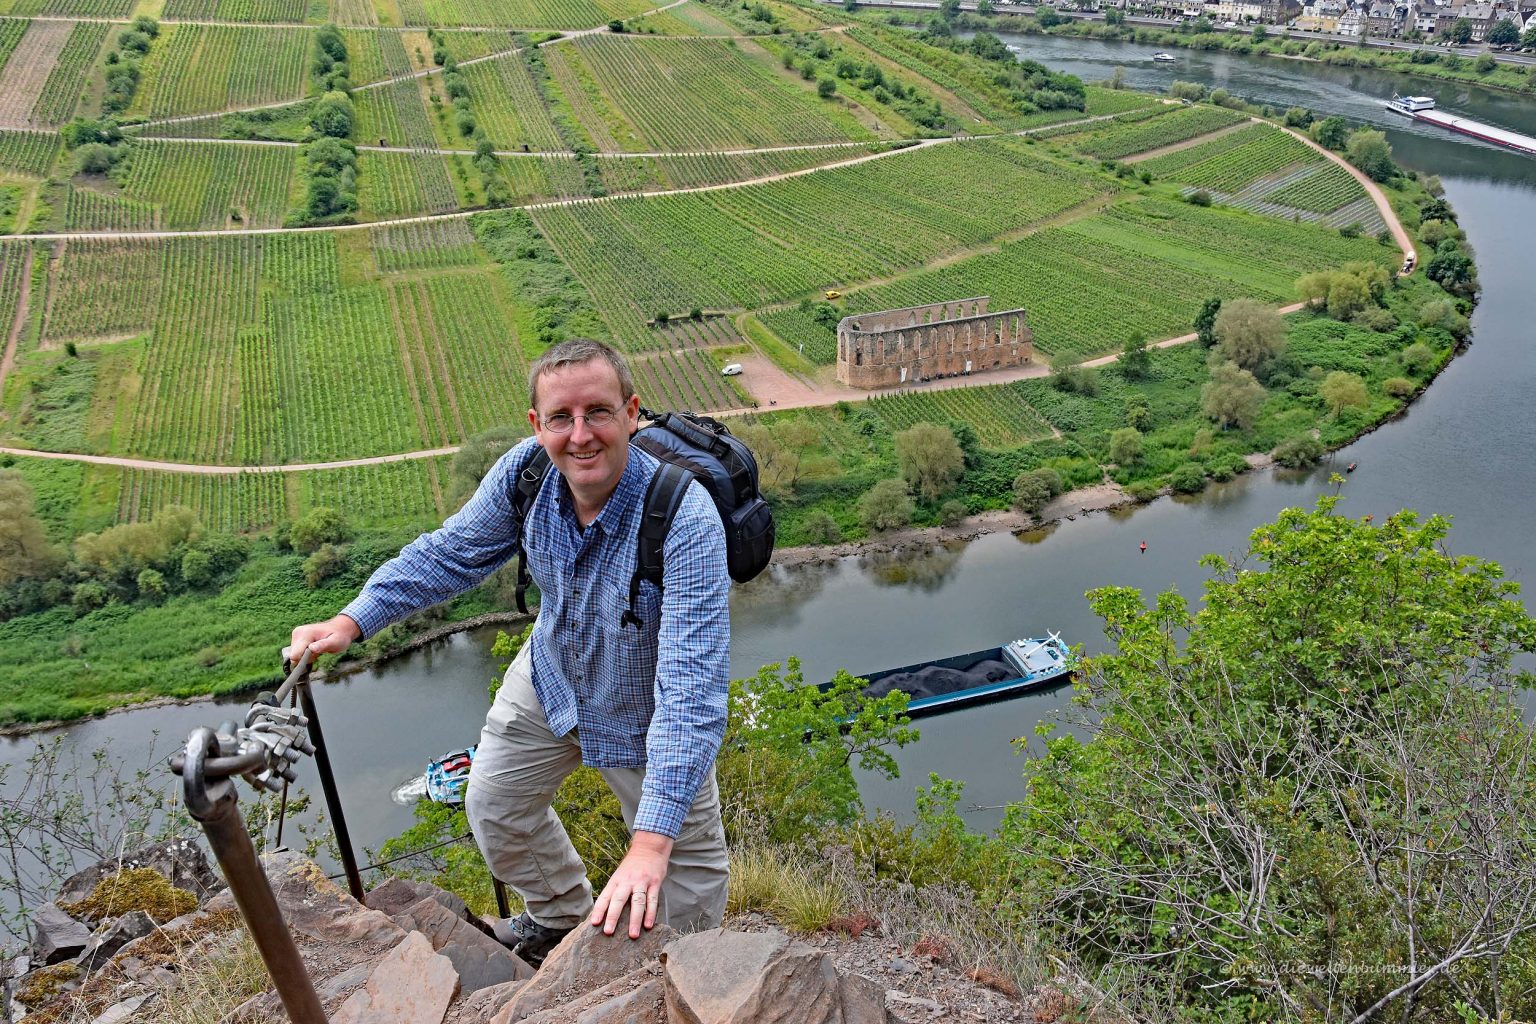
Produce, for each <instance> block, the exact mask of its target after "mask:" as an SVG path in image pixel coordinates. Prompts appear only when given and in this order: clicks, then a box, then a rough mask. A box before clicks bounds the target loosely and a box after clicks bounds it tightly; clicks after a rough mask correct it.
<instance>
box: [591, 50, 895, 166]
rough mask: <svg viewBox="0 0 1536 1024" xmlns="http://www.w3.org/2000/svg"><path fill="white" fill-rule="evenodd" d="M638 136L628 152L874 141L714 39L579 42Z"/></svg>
mask: <svg viewBox="0 0 1536 1024" xmlns="http://www.w3.org/2000/svg"><path fill="white" fill-rule="evenodd" d="M560 45H561V46H562V47H566V46H569V47H573V48H574V49H575V50H576V51H577V52H578V53H579V54H580V55H581V59H582V61H583V62H584V63H585V65H586V67H587V68H589V69H590V70H591V73H592V75H593V77H594V78H595V80H596V83H597V87H598V89H599V90H600V92H601V94H602V96H603V97H604V98H605V99H606V100H607V101H608V102H609V103H611V104H612V105H613V107H614V108H616V110H617V111H618V113H619V114H620V115H621V116H622V117H623V119H624V120H625V121H627V122H628V124H629V125H631V126H633V133H632V135H631V136H628V137H621V138H620V139H619V142H620V144H621V147H622V148H625V149H646V150H693V149H711V148H731V147H749V146H771V145H780V144H793V143H807V142H835V141H840V140H842V139H847V138H855V139H858V138H869V134H868V132H867V131H865V130H864V129H862V128H860V127H859V126H858V125H857V124H856V123H853V122H851V121H850V120H849V119H847V118H835V117H833V116H831V114H830V111H832V110H833V109H834V108H832V107H830V106H829V105H828V104H827V103H826V102H825V101H822V100H820V99H817V98H816V96H815V94H814V93H813V92H812V91H811V90H810V89H809V88H805V87H801V86H800V85H799V83H794V82H790V81H788V80H786V79H784V78H782V77H780V76H779V75H778V73H777V72H776V70H775V69H773V68H771V67H769V66H768V65H767V64H766V63H765V62H760V61H756V60H753V59H751V58H749V57H747V56H746V55H745V54H744V53H743V52H742V50H741V49H740V48H739V47H737V46H734V45H727V44H725V43H722V42H719V41H717V40H712V39H667V38H661V37H638V36H637V37H632V38H624V37H617V36H609V35H596V36H584V37H582V38H581V39H578V40H575V41H574V42H572V43H568V44H560Z"/></svg>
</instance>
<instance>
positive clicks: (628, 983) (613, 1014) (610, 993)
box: [522, 966, 667, 1024]
mask: <svg viewBox="0 0 1536 1024" xmlns="http://www.w3.org/2000/svg"><path fill="white" fill-rule="evenodd" d="M666 1019H667V1010H666V991H665V988H664V986H663V985H662V981H661V970H660V968H659V967H658V966H651V967H642V968H640V969H639V970H637V971H631V972H630V973H629V974H626V975H625V976H624V977H622V978H618V979H616V980H614V981H611V982H609V983H608V984H606V985H604V986H603V987H602V988H600V989H597V990H595V991H592V992H588V993H586V994H585V995H577V996H574V997H572V998H571V999H568V1000H566V1001H564V1002H562V1003H560V1005H558V1006H551V1007H549V1008H548V1009H544V1010H540V1011H539V1012H538V1013H536V1014H534V1015H533V1016H531V1017H525V1018H523V1021H522V1024H652V1022H656V1024H666Z"/></svg>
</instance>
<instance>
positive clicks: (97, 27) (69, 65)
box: [7, 22, 112, 126]
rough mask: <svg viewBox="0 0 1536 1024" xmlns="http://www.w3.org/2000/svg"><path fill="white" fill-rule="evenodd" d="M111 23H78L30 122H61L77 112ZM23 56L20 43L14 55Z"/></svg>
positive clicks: (49, 78) (45, 83)
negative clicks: (86, 80)
mask: <svg viewBox="0 0 1536 1024" xmlns="http://www.w3.org/2000/svg"><path fill="white" fill-rule="evenodd" d="M37 24H45V23H43V22H39V23H37ZM111 27H112V26H110V25H104V24H100V23H97V22H80V23H79V24H77V25H75V27H74V28H73V29H72V30H71V31H70V33H69V38H68V40H67V41H66V42H65V43H64V48H63V50H61V51H59V54H58V58H57V60H56V62H55V63H54V64H53V65H52V70H51V71H49V73H48V79H47V81H46V82H44V83H43V87H42V91H41V92H40V93H38V94H37V102H36V103H34V104H33V105H32V114H31V117H30V119H29V121H28V126H33V125H37V126H41V125H59V124H63V123H64V122H65V121H68V120H69V118H70V116H71V115H73V114H74V112H75V104H77V103H78V102H79V101H80V92H81V90H82V89H83V88H84V87H85V79H86V76H88V75H89V74H90V72H91V67H92V65H94V64H95V62H96V58H97V56H98V55H99V54H100V53H101V47H102V44H103V43H104V42H105V41H106V38H107V32H108V30H110V29H111ZM34 31H35V28H34ZM30 34H31V33H29V35H30ZM23 45H25V41H23ZM20 57H21V47H17V52H16V53H15V54H13V55H12V59H13V60H15V59H18V58H20ZM7 70H9V69H7Z"/></svg>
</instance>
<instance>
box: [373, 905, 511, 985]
mask: <svg viewBox="0 0 1536 1024" xmlns="http://www.w3.org/2000/svg"><path fill="white" fill-rule="evenodd" d="M460 905H461V906H462V905H463V904H462V903H461V904H460ZM393 920H394V922H395V923H396V924H398V925H399V926H400V927H401V928H404V929H405V930H406V931H417V932H421V933H422V934H423V935H425V936H426V937H427V939H428V940H429V941H430V942H431V943H432V948H433V949H435V950H437V951H438V952H439V953H441V954H443V955H444V956H446V957H447V958H448V959H449V960H451V961H452V962H453V966H454V969H455V970H457V971H458V972H459V986H460V988H461V989H462V990H463V991H465V992H478V991H479V990H480V989H482V988H489V987H490V986H492V985H500V984H501V983H503V982H507V981H519V980H527V979H528V978H532V977H533V968H532V967H529V966H528V965H527V964H526V963H524V962H523V961H522V960H521V959H520V958H518V957H516V956H513V955H512V952H511V951H510V950H508V949H507V947H505V946H503V945H502V944H501V943H499V942H497V941H496V940H495V939H493V938H490V937H489V936H487V935H485V934H484V933H483V932H481V931H480V930H479V929H478V928H476V927H475V926H474V925H472V924H470V923H469V922H468V921H466V920H464V918H462V917H460V916H459V915H458V914H456V913H454V912H453V911H452V910H450V909H449V908H448V907H446V906H444V905H443V904H442V903H441V902H439V901H438V900H437V899H436V897H433V896H427V897H426V898H425V899H423V900H421V901H420V902H418V903H416V904H415V905H413V906H411V907H410V908H408V909H407V910H405V911H403V912H401V913H399V914H396V915H395V916H394V918H393Z"/></svg>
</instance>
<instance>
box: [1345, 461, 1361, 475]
mask: <svg viewBox="0 0 1536 1024" xmlns="http://www.w3.org/2000/svg"><path fill="white" fill-rule="evenodd" d="M1358 465H1360V463H1358V462H1351V463H1350V464H1349V465H1347V466H1345V467H1344V472H1346V473H1353V472H1354V471H1355V467H1356V466H1358Z"/></svg>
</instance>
